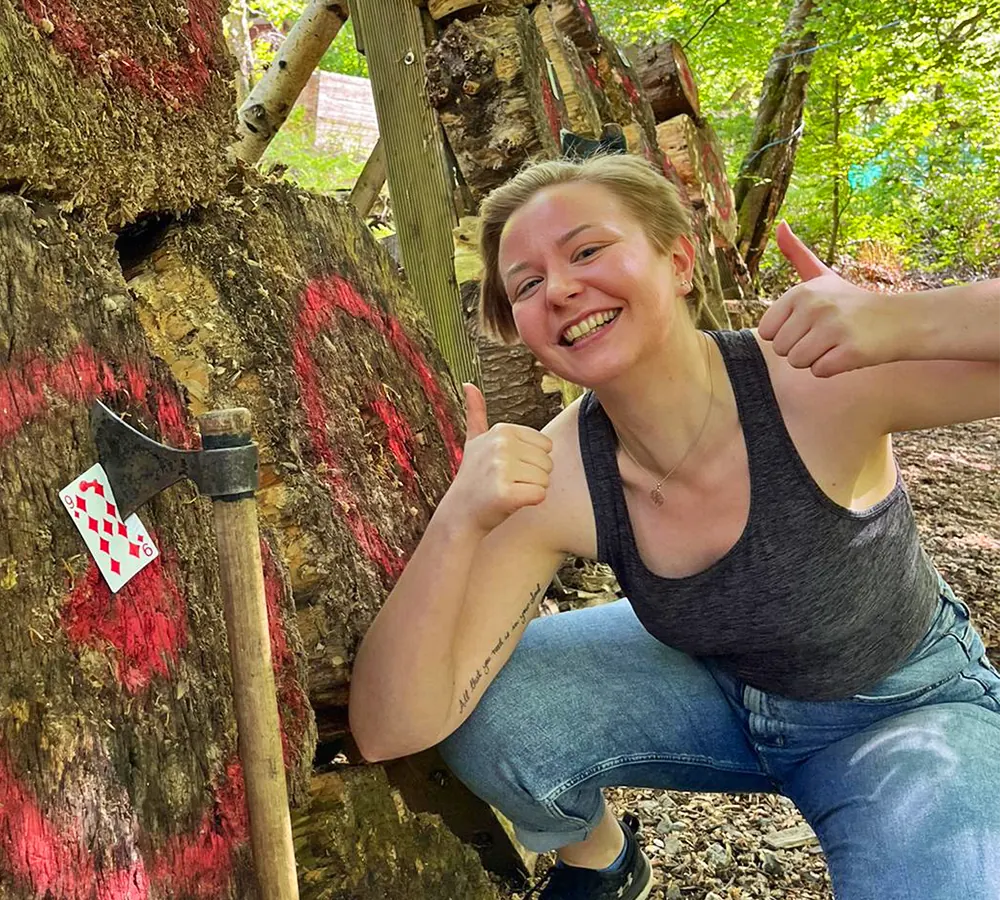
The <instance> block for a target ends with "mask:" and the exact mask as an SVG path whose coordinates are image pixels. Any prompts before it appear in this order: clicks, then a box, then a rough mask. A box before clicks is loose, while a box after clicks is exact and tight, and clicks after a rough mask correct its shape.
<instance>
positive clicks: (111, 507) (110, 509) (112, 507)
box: [104, 500, 118, 519]
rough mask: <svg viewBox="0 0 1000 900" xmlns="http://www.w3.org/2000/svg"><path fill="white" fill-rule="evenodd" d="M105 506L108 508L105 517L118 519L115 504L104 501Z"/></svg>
mask: <svg viewBox="0 0 1000 900" xmlns="http://www.w3.org/2000/svg"><path fill="white" fill-rule="evenodd" d="M104 505H105V506H106V507H107V510H106V512H105V515H108V516H110V517H111V518H112V519H117V518H118V511H117V510H116V509H115V505H114V504H113V503H108V501H107V500H105V501H104Z"/></svg>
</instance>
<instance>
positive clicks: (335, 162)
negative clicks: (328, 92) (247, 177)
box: [261, 107, 365, 194]
mask: <svg viewBox="0 0 1000 900" xmlns="http://www.w3.org/2000/svg"><path fill="white" fill-rule="evenodd" d="M364 164H365V162H364V159H363V158H357V157H354V156H351V155H347V154H333V153H329V152H326V151H323V150H317V149H316V148H314V147H313V145H312V126H311V125H310V124H309V123H308V122H307V121H306V119H305V113H304V110H303V109H302V108H301V107H296V108H295V109H294V110H292V114H291V115H290V116H289V117H288V119H287V121H286V122H285V124H284V125H282V127H281V130H280V131H279V132H278V133H277V134H276V135H275V136H274V140H272V141H271V143H270V144H269V145H268V148H267V150H266V151H265V152H264V156H263V157H262V158H261V167H262V168H263V169H265V170H267V169H269V168H271V167H273V166H276V165H277V166H282V167H284V168H285V173H284V174H285V177H286V178H287V179H288V180H290V181H293V182H295V184H297V185H298V186H299V187H302V188H305V189H306V190H309V191H315V192H316V193H319V194H334V193H336V192H337V191H349V190H350V189H351V188H352V187H353V186H354V182H355V181H357V179H358V176H359V175H360V174H361V170H362V169H363V168H364Z"/></svg>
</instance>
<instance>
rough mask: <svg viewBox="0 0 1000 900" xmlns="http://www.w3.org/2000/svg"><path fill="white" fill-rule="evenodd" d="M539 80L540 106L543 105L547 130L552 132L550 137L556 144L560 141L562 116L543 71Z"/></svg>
mask: <svg viewBox="0 0 1000 900" xmlns="http://www.w3.org/2000/svg"><path fill="white" fill-rule="evenodd" d="M540 82H541V86H542V106H543V107H545V118H546V120H547V121H548V123H549V131H551V132H552V137H553V138H554V139H555V142H556V144H557V145H558V144H560V142H561V141H562V137H561V135H560V132H561V131H562V117H561V116H560V115H559V107H558V106H556V98H555V95H554V94H553V93H552V85H550V84H549V80H548V78H547V77H546V75H545V73H544V72H543V73H542V76H541V78H540Z"/></svg>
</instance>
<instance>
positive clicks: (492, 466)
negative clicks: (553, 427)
mask: <svg viewBox="0 0 1000 900" xmlns="http://www.w3.org/2000/svg"><path fill="white" fill-rule="evenodd" d="M462 387H463V390H464V392H465V450H464V452H463V454H462V465H461V466H460V467H459V470H458V474H457V475H456V476H455V481H454V482H453V483H452V485H451V487H450V488H449V489H448V493H447V494H446V495H445V499H444V500H442V504H445V503H448V505H449V506H450V508H451V511H452V513H453V514H455V515H457V516H459V517H461V518H463V519H465V520H466V521H467V523H468V525H469V526H470V527H472V528H476V529H478V530H480V531H482V533H483V534H484V535H485V534H488V533H489V532H490V531H492V530H493V529H494V528H496V527H497V526H498V525H499V524H500V523H501V522H503V521H504V520H505V519H507V518H508V517H509V516H510V515H511V514H513V513H514V512H516V511H517V510H519V509H521V508H522V507H524V506H535V505H537V504H539V503H541V502H542V501H543V500H544V499H545V493H546V489H547V488H548V486H549V473H550V472H551V471H552V457H551V456H550V455H549V454H550V452H551V450H552V441H551V439H550V438H549V437H547V436H546V435H544V434H542V433H541V432H540V431H536V430H535V429H534V428H528V427H527V426H525V425H511V424H508V423H498V424H497V425H494V426H493V427H492V428H491V427H490V426H489V422H488V421H487V418H486V400H485V398H484V397H483V395H482V392H481V391H480V390H479V388H477V387H476V386H475V385H474V384H465V385H463V386H462Z"/></svg>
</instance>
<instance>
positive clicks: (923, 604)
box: [350, 156, 1000, 900]
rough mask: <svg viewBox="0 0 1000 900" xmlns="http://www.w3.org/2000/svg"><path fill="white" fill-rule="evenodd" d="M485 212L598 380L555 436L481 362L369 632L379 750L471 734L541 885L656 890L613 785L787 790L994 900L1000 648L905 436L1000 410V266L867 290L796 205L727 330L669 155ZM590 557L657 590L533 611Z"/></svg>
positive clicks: (597, 899)
mask: <svg viewBox="0 0 1000 900" xmlns="http://www.w3.org/2000/svg"><path fill="white" fill-rule="evenodd" d="M481 219H482V230H481V245H482V246H481V250H482V257H483V260H484V263H485V272H484V278H483V281H482V295H481V301H482V306H481V310H480V314H481V317H482V322H483V325H484V327H485V328H486V329H488V330H489V331H490V332H491V333H492V334H494V335H495V336H497V337H499V338H500V339H502V340H506V341H514V340H518V339H519V340H520V341H522V342H523V343H524V345H525V346H526V347H527V348H528V349H529V350H530V351H531V353H532V354H533V355H534V357H535V358H536V359H537V360H538V361H539V362H540V363H541V364H542V365H543V366H545V367H546V368H547V369H549V370H551V371H553V372H555V373H556V374H558V375H560V376H561V377H563V378H566V379H567V380H569V381H572V382H575V383H577V384H580V385H583V386H585V387H586V388H588V389H589V390H588V391H587V393H586V394H585V395H584V396H583V397H582V398H580V399H579V400H577V401H575V402H574V403H572V404H571V405H570V406H568V407H567V408H566V409H565V410H563V411H562V412H561V413H560V414H559V415H558V416H556V417H555V418H554V419H553V420H552V421H551V422H550V423H549V424H548V425H546V426H545V427H544V428H543V429H542V430H541V431H536V430H534V429H531V428H526V427H523V426H516V425H509V424H505V423H499V424H495V425H493V427H492V428H491V427H490V426H489V423H488V422H487V419H486V408H485V403H484V401H483V397H482V394H481V393H480V392H479V391H478V389H476V388H475V387H473V386H472V385H466V386H465V394H466V406H467V413H466V415H467V419H466V443H465V449H464V454H463V458H462V463H461V466H460V468H459V471H458V474H457V476H456V478H455V480H454V482H453V483H452V485H451V487H450V488H449V490H448V492H447V494H446V495H445V497H444V498H443V500H442V501H441V503H440V505H439V506H438V508H437V511H436V512H435V514H434V517H433V518H432V519H431V522H430V524H429V525H428V528H427V530H426V532H425V534H424V537H423V539H422V540H421V543H420V545H419V547H418V548H417V550H416V552H415V553H414V554H413V556H412V557H411V559H410V561H409V562H408V564H407V566H406V568H405V570H404V571H403V574H402V576H401V577H400V579H399V581H398V582H397V584H396V586H395V588H394V589H393V591H392V593H391V595H390V596H389V599H388V600H387V601H386V603H385V605H384V606H383V608H382V610H381V611H380V612H379V615H378V617H377V618H376V620H375V622H374V624H373V625H372V627H371V629H370V631H369V632H368V634H367V635H366V636H365V639H364V641H363V643H362V645H361V648H360V650H359V652H358V655H357V661H356V665H355V668H354V672H353V675H352V681H351V710H350V712H351V725H352V732H353V734H354V736H355V738H356V739H357V742H358V745H359V747H360V749H361V751H362V753H363V754H364V755H365V756H367V757H368V758H370V759H386V758H389V757H393V756H401V755H405V754H408V753H411V752H414V751H416V750H419V749H422V748H424V747H426V746H429V745H431V744H435V743H440V744H441V752H442V754H443V755H444V757H445V759H446V761H447V762H448V763H449V765H450V766H451V768H452V769H453V771H454V772H455V774H456V775H457V776H458V777H459V778H460V779H462V780H463V781H464V782H465V783H466V784H467V785H469V787H471V788H472V789H473V790H474V791H475V792H476V793H477V794H479V795H480V796H481V797H483V798H484V799H486V800H487V801H488V802H490V803H491V804H492V805H493V806H495V807H496V808H497V809H499V810H501V811H502V812H503V813H504V814H505V815H506V816H507V817H508V818H509V819H510V820H511V821H512V822H513V823H514V827H515V830H516V833H517V835H518V838H519V839H520V840H521V842H522V843H523V844H524V845H525V846H526V847H528V848H529V849H532V850H535V851H538V852H543V851H548V850H558V856H559V860H560V864H559V865H558V866H557V867H556V868H555V869H554V870H552V875H551V880H550V881H549V883H548V885H547V886H546V887H545V890H544V891H543V893H542V894H541V900H570V898H571V900H609V898H612V897H613V898H617V900H643V898H646V897H648V896H649V894H650V891H651V889H652V876H651V872H650V866H649V863H648V860H646V858H645V856H644V855H643V854H642V852H641V850H640V849H639V847H638V844H637V842H636V839H635V834H634V823H633V822H632V821H631V820H629V819H628V818H626V820H625V821H624V822H622V823H619V822H617V821H616V820H615V818H614V817H613V816H612V814H611V812H610V811H609V810H608V808H607V806H606V805H605V802H604V797H603V794H602V788H604V787H607V786H612V785H632V786H643V787H654V788H670V789H674V790H699V791H705V790H711V791H735V792H740V791H767V792H779V793H782V794H784V795H786V796H788V797H790V798H791V799H792V800H793V801H794V802H795V803H796V804H797V805H798V807H799V808H800V809H801V811H802V812H803V814H804V815H805V816H806V818H807V819H808V821H809V822H810V824H811V825H812V826H813V828H814V829H815V831H816V833H817V835H818V836H819V839H820V841H821V843H822V845H823V848H824V850H825V852H826V854H827V861H828V863H829V867H830V871H831V875H832V880H833V884H834V889H835V891H836V895H837V897H838V900H869V898H871V897H879V898H883V900H904V898H906V900H909V898H912V897H917V896H919V897H921V898H927V900H952V898H954V897H962V898H963V900H966V898H967V900H995V898H996V897H997V896H1000V863H998V862H997V858H996V853H995V848H996V845H997V842H998V841H1000V818H998V816H997V807H996V798H997V797H998V796H1000V768H998V767H997V766H996V759H997V757H998V755H1000V675H998V674H997V671H996V669H995V667H994V666H993V664H992V663H991V661H990V660H989V659H988V658H987V656H986V652H985V649H984V646H983V642H982V640H981V639H980V636H979V634H978V633H977V631H976V629H975V627H974V626H973V624H972V623H971V622H970V621H969V616H968V610H967V608H966V607H965V605H964V604H963V603H962V602H961V600H959V599H958V598H957V597H956V596H955V595H954V593H953V591H952V590H951V588H950V587H949V586H948V585H947V584H946V583H945V582H944V581H943V579H942V578H941V576H940V575H939V574H938V572H937V570H936V568H935V567H934V564H933V562H932V560H931V559H930V558H929V557H928V555H927V554H926V553H925V552H924V550H923V549H922V548H921V546H920V543H919V540H918V536H917V531H916V527H915V523H914V518H913V511H912V509H911V507H910V503H909V498H908V496H907V492H906V490H905V488H904V486H903V483H902V480H901V478H900V475H899V472H898V467H897V466H896V464H895V460H894V458H893V453H892V442H891V438H890V433H891V432H892V431H893V430H895V429H913V428H929V427H934V426H936V425H941V424H946V423H951V422H959V421H972V420H974V419H979V418H985V417H988V416H995V415H998V414H1000V389H998V386H1000V282H986V283H982V284H978V285H969V286H963V287H958V288H953V289H948V290H945V291H940V292H938V291H929V292H924V293H920V294H916V295H897V296H894V297H888V296H884V295H879V294H874V293H869V292H866V291H863V290H860V289H858V288H855V287H853V286H851V285H849V284H847V283H846V282H844V281H843V280H842V279H840V278H839V277H838V276H837V275H836V274H834V273H833V272H832V271H830V270H829V269H827V268H826V267H825V266H823V265H822V263H820V262H819V260H817V259H816V257H815V256H813V255H812V253H811V252H810V251H809V250H808V248H806V247H805V246H804V245H803V244H802V243H801V242H800V241H799V240H798V239H797V238H796V237H795V235H794V234H792V232H791V230H790V229H788V228H787V226H784V227H782V228H779V232H778V244H779V246H780V247H781V249H782V251H783V252H784V253H785V255H786V256H787V257H788V259H789V260H790V261H791V263H792V264H793V265H794V266H795V268H796V270H797V271H798V273H799V275H800V277H802V278H803V280H804V283H803V284H801V285H798V286H797V287H795V288H793V289H792V290H791V291H789V292H787V293H786V294H785V295H784V296H783V297H782V298H780V299H779V300H778V301H776V302H775V303H774V304H773V305H772V306H771V307H770V309H769V311H768V312H767V313H766V314H765V316H764V318H763V319H762V320H761V323H760V327H759V330H758V331H754V330H751V329H745V330H742V331H736V332H734V331H715V332H708V333H705V332H702V331H700V330H698V329H697V328H696V327H695V324H694V321H693V320H692V316H691V314H690V313H691V303H692V302H693V301H694V302H696V301H697V298H698V296H699V294H700V292H701V286H700V285H699V284H698V280H697V276H696V275H695V274H694V258H695V247H694V243H693V241H692V238H691V236H690V231H689V226H688V223H687V219H686V216H685V214H684V210H683V207H681V205H680V204H679V203H678V201H677V197H676V194H675V193H674V191H673V188H672V187H671V186H670V185H669V184H668V183H667V182H666V181H665V180H664V179H663V177H662V176H660V175H659V174H657V173H656V172H655V170H653V169H652V168H651V167H650V166H649V165H648V164H647V163H646V162H645V161H643V160H641V159H638V158H635V157H627V156H609V157H598V158H592V159H588V160H586V161H584V162H582V163H575V162H568V161H560V162H546V163H540V164H538V165H535V166H532V167H530V168H528V169H526V170H524V171H523V172H521V173H520V174H519V175H517V176H516V177H515V178H514V179H513V180H512V181H510V182H509V183H508V184H506V185H504V186H503V187H501V188H498V189H497V190H496V191H495V192H494V193H493V194H491V195H490V196H489V197H488V198H487V199H486V201H485V202H484V203H483V208H482V211H481ZM567 554H571V555H573V556H582V557H587V558H596V559H599V560H601V561H603V562H606V563H608V564H610V565H611V567H612V568H613V570H614V572H615V574H616V576H617V578H618V581H619V583H620V584H621V586H622V588H623V590H624V592H625V594H626V595H627V599H622V600H620V601H618V602H616V603H611V604H608V605H605V606H601V607H594V608H590V609H584V610H579V611H575V612H569V613H564V614H560V615H555V616H545V617H543V618H534V617H535V614H536V612H537V609H538V605H539V602H540V600H541V598H542V597H543V595H544V593H545V587H546V585H548V583H549V581H550V580H551V578H552V576H553V574H554V572H555V571H556V570H557V568H558V566H559V564H560V562H561V561H562V560H563V559H564V557H565V556H566V555H567ZM914 796H920V797H921V798H923V799H922V802H921V803H920V810H919V815H917V814H914V813H913V804H912V798H913V797H914Z"/></svg>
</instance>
